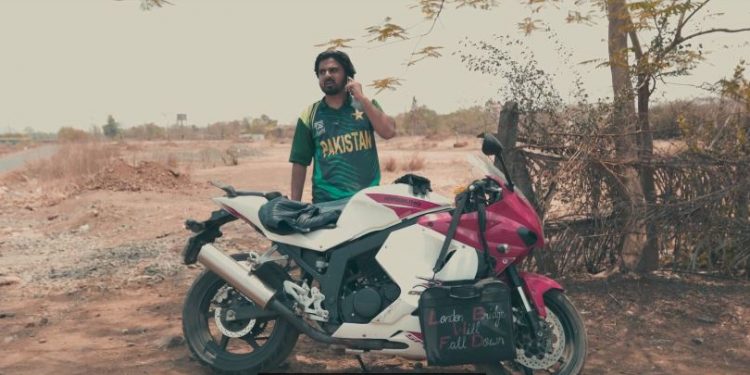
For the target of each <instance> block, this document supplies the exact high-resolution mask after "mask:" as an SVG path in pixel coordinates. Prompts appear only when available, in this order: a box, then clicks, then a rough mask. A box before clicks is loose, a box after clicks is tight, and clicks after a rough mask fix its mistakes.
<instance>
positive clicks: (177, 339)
mask: <svg viewBox="0 0 750 375" xmlns="http://www.w3.org/2000/svg"><path fill="white" fill-rule="evenodd" d="M184 343H185V339H184V338H183V337H182V336H180V335H175V336H167V337H164V338H162V339H159V340H157V341H156V347H158V348H160V349H173V348H176V347H179V346H182V345H183V344H184Z"/></svg>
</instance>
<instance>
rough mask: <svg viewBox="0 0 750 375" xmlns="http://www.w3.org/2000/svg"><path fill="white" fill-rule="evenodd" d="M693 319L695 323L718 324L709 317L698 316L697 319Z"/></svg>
mask: <svg viewBox="0 0 750 375" xmlns="http://www.w3.org/2000/svg"><path fill="white" fill-rule="evenodd" d="M695 319H696V320H697V321H699V322H701V323H706V324H716V323H718V320H716V319H714V318H712V317H710V316H699V317H697V318H695Z"/></svg>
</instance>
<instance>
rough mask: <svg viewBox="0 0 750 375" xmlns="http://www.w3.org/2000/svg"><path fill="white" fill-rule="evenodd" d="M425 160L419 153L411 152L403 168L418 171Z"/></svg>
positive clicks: (422, 166)
mask: <svg viewBox="0 0 750 375" xmlns="http://www.w3.org/2000/svg"><path fill="white" fill-rule="evenodd" d="M424 165H425V160H424V158H423V157H421V156H419V154H413V155H412V156H411V159H409V162H408V163H406V164H404V166H403V168H402V169H403V170H405V171H418V170H421V169H422V168H424Z"/></svg>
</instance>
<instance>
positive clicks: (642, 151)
mask: <svg viewBox="0 0 750 375" xmlns="http://www.w3.org/2000/svg"><path fill="white" fill-rule="evenodd" d="M642 63H647V61H639V62H638V64H639V65H640V64H642ZM650 98H651V91H650V90H649V82H648V77H646V76H645V75H644V74H641V75H639V76H638V134H639V135H640V137H639V141H640V142H639V147H638V151H639V152H638V159H639V160H640V162H641V164H640V165H641V168H640V174H641V187H642V188H643V194H644V196H645V198H646V244H645V247H644V249H643V254H642V256H641V259H640V261H639V263H638V265H637V267H636V271H637V272H649V271H654V270H656V269H657V268H659V238H658V236H657V232H656V224H655V223H654V219H653V215H652V211H653V210H654V208H655V207H656V186H655V184H654V168H653V167H652V166H651V159H652V157H653V155H654V138H653V134H651V124H650V123H649V117H648V113H649V106H648V104H649V100H650Z"/></svg>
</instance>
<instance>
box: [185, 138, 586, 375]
mask: <svg viewBox="0 0 750 375" xmlns="http://www.w3.org/2000/svg"><path fill="white" fill-rule="evenodd" d="M481 137H482V138H483V141H482V152H483V154H484V155H486V156H485V157H474V158H473V159H472V160H471V162H472V164H473V165H474V167H476V169H478V170H480V171H481V172H482V173H483V176H482V177H481V178H479V179H477V180H475V181H473V182H472V183H471V184H469V185H467V186H466V187H465V189H463V191H462V192H460V193H459V194H457V195H456V198H455V201H454V200H451V199H448V198H445V197H442V196H440V195H438V194H435V193H433V192H432V191H431V189H429V187H428V188H425V186H424V184H422V185H421V186H418V184H414V183H394V184H391V185H382V186H375V187H370V188H366V189H364V190H361V191H359V192H358V193H356V194H355V195H354V196H353V197H351V198H350V199H348V200H346V201H343V202H333V203H331V204H328V203H327V204H320V205H307V206H305V207H306V208H307V209H308V210H307V211H305V212H307V213H308V214H309V213H310V212H312V213H317V214H326V213H331V212H335V213H337V215H334V216H338V218H337V221H336V223H335V226H334V225H332V224H328V225H322V226H320V227H319V228H317V229H309V228H307V229H305V228H301V230H286V231H283V230H279V228H278V227H274V226H273V225H270V224H269V223H271V222H272V221H269V220H268V218H267V217H265V216H264V213H263V210H264V207H269V202H278V201H280V200H283V197H281V194H280V193H278V192H255V191H237V190H235V189H234V188H233V187H231V186H228V185H221V184H217V186H218V187H220V188H221V189H222V190H224V192H225V193H226V194H225V196H223V197H217V198H214V199H213V200H214V202H215V203H217V204H218V205H219V206H220V207H221V209H219V210H217V211H214V212H213V213H212V214H211V217H210V218H209V219H208V220H205V221H202V222H198V221H195V220H188V221H187V222H186V226H187V227H188V229H190V230H191V231H193V232H194V233H195V235H194V236H193V237H191V238H190V240H189V241H188V244H187V246H186V247H185V249H184V251H183V257H184V262H185V263H186V264H194V263H196V262H198V263H201V264H202V265H203V266H205V268H206V270H205V271H204V272H203V273H201V274H200V275H199V276H198V277H197V278H196V279H195V281H194V283H193V284H192V286H191V287H190V290H189V291H188V292H187V297H186V299H185V303H184V308H183V314H182V324H183V332H184V337H185V340H186V343H187V345H188V347H189V349H190V351H191V352H192V354H193V355H194V356H195V358H197V359H198V360H199V361H200V362H201V363H203V364H205V365H207V366H209V367H211V368H212V369H213V370H215V371H217V372H222V373H257V372H260V371H268V370H271V369H273V368H275V367H277V366H278V365H280V364H281V363H282V362H283V361H284V360H285V358H286V357H287V356H288V355H289V354H290V353H291V352H292V350H293V348H294V346H295V343H296V342H297V339H298V336H299V334H300V333H304V334H306V335H307V336H309V337H310V338H311V339H312V340H314V341H316V342H319V343H322V344H329V345H334V346H338V347H343V348H345V349H346V351H348V352H351V353H362V352H368V351H372V352H379V353H382V354H387V355H394V356H399V357H402V358H407V359H412V360H425V359H427V360H428V364H429V365H433V364H437V365H444V364H445V363H446V362H443V363H441V362H440V358H439V357H440V355H441V353H449V352H448V350H454V349H456V350H454V351H453V352H452V353H458V354H459V355H457V356H455V357H458V358H472V357H471V355H467V356H464V355H462V354H461V353H468V354H471V353H472V352H471V351H470V350H473V349H471V348H468V349H466V348H467V344H466V343H467V339H466V338H465V336H464V339H463V341H461V337H459V338H458V340H457V341H455V342H453V341H451V340H452V339H453V337H449V336H451V335H450V334H449V336H444V337H443V336H440V337H438V336H435V335H434V333H431V331H430V330H431V329H433V326H430V325H429V324H432V322H433V321H434V323H435V324H438V325H439V324H443V323H446V324H449V325H448V326H447V327H448V328H446V329H447V330H451V329H452V330H453V332H454V333H456V329H457V328H456V327H457V325H456V322H461V321H462V320H463V319H464V318H465V317H466V316H458V315H460V311H461V303H464V302H463V301H469V299H470V298H472V296H476V295H478V294H476V293H474V295H472V296H469V297H466V296H462V295H459V294H460V293H458V294H457V293H454V291H457V290H458V289H445V290H447V292H445V293H444V294H443V295H445V296H446V298H449V299H448V300H446V301H450V302H456V305H455V306H458V309H457V308H456V307H452V309H453V310H452V313H451V312H450V310H448V311H449V312H448V313H446V314H445V315H440V316H439V319H438V320H435V315H434V312H435V310H434V309H435V308H439V307H440V306H441V304H443V302H437V303H435V304H433V306H434V308H433V310H430V309H429V308H427V307H426V306H427V305H426V302H424V301H423V300H425V296H426V294H427V290H430V288H450V285H458V284H461V287H466V286H467V285H468V287H469V289H471V290H474V291H477V290H480V289H477V288H478V287H477V286H476V285H478V284H471V283H473V282H476V280H479V279H484V280H492V281H493V282H494V284H493V285H495V286H499V287H500V289H499V290H501V291H503V290H504V291H507V296H508V297H507V298H506V297H502V298H501V302H499V305H498V306H500V305H503V304H507V306H508V311H509V312H510V313H509V314H503V313H501V312H498V313H497V314H486V313H485V314H484V315H482V314H481V312H483V311H485V310H477V308H478V307H477V306H478V305H476V304H475V305H472V306H473V307H470V308H473V310H471V311H473V314H474V316H475V317H476V316H477V311H480V314H479V316H480V318H479V319H484V318H487V317H488V316H490V315H492V318H493V319H495V318H496V319H495V320H494V321H495V323H494V324H495V326H496V327H498V326H500V325H504V327H506V330H505V331H506V333H507V335H506V336H504V337H506V338H510V339H503V338H498V339H492V338H490V339H486V338H485V339H483V338H482V337H481V336H477V333H476V329H474V335H473V336H468V337H469V343H470V345H468V346H469V347H471V346H472V345H473V344H471V342H474V341H476V342H478V343H479V346H480V347H481V346H483V345H484V346H485V348H486V345H495V344H496V342H500V344H499V345H506V347H505V348H506V349H509V351H505V352H506V353H510V354H509V355H506V354H504V355H503V356H501V357H483V359H480V360H476V363H475V364H476V368H477V369H479V370H480V371H483V372H489V373H504V371H507V369H511V370H519V371H521V372H522V373H524V374H532V373H535V372H537V371H538V372H539V373H545V374H547V373H554V374H577V373H579V372H580V371H581V370H582V368H583V366H584V361H585V357H586V350H587V339H586V330H585V327H584V324H583V321H582V319H581V317H580V315H579V314H578V312H577V310H576V308H575V307H574V306H573V304H572V303H571V302H570V300H569V299H568V298H567V297H566V295H565V293H564V289H563V287H562V286H561V285H560V284H559V283H557V282H556V281H554V280H552V279H550V278H548V277H545V276H543V275H539V274H534V273H529V272H522V271H519V270H518V266H519V264H520V263H521V261H522V260H523V259H524V258H526V257H527V256H529V254H530V253H531V252H532V251H541V250H542V248H543V246H544V233H543V229H542V224H541V222H540V220H539V217H538V216H537V214H536V211H535V210H534V208H533V207H532V205H531V204H530V203H529V202H528V200H527V199H526V198H525V197H524V196H523V194H522V193H521V192H520V191H518V190H517V189H516V188H515V186H514V185H513V183H512V180H511V177H510V175H509V174H508V171H507V168H506V166H505V163H504V161H503V159H502V145H501V144H500V142H499V141H498V140H497V139H496V138H495V137H494V136H492V135H490V134H485V135H482V136H481ZM490 156H495V157H496V160H499V161H500V164H501V167H502V172H501V171H500V170H499V169H498V168H496V167H495V166H494V165H493V164H492V163H491V162H490V161H489V160H488V159H489V157H490ZM409 181H410V182H413V180H412V179H409ZM310 209H311V210H310ZM337 210H338V211H337ZM268 212H269V211H268V210H266V213H265V215H266V216H267V215H268ZM287 213H288V212H287ZM338 213H340V215H338ZM271 214H273V212H271ZM271 216H273V215H271ZM323 216H325V215H323ZM238 219H239V220H242V221H244V222H246V223H247V224H249V225H250V227H252V228H253V229H254V230H255V231H257V232H258V233H260V234H261V235H262V236H264V237H265V238H267V239H268V240H269V241H270V243H271V244H270V247H269V248H268V249H266V250H265V251H263V252H260V253H259V252H254V251H248V252H245V253H240V254H234V255H232V256H229V255H226V254H225V253H224V252H223V251H221V250H219V249H218V248H217V247H216V246H215V245H214V241H215V240H216V238H218V237H220V236H221V235H222V233H221V230H220V228H221V226H222V225H224V224H226V223H228V222H231V221H234V220H238ZM307 219H310V217H307ZM312 220H313V221H314V220H315V218H314V217H313V218H312ZM282 221H283V220H282ZM307 221H310V220H307ZM278 222H279V221H276V222H275V223H277V224H278ZM287 229H289V228H287ZM292 229H294V228H292ZM296 229H300V228H296ZM482 285H484V284H482ZM433 290H437V289H433ZM501 294H502V293H501ZM503 298H505V300H507V302H503V301H505V300H503ZM467 303H468V302H467ZM467 306H468V305H467ZM428 311H429V313H430V314H432V315H430V316H429V317H426V316H427V314H426V312H428ZM456 311H459V314H458V315H457V313H456ZM467 311H469V310H467ZM498 311H499V310H498ZM430 319H431V320H430ZM468 320H470V319H468ZM451 327H452V328H451ZM471 329H472V328H471V327H470V328H469V330H471ZM463 330H464V331H463V332H458V333H459V334H461V333H466V327H465V326H464V328H463ZM477 337H478V339H477ZM475 339H476V340H475ZM436 340H437V341H436ZM507 341H510V342H507ZM467 350H469V351H467ZM441 351H442V352H441ZM436 353H437V354H436ZM358 358H359V357H358ZM464 361H466V360H464ZM361 363H362V362H361V359H360V364H361ZM451 363H465V362H460V360H459V362H455V361H454V362H451ZM363 366H364V365H363Z"/></svg>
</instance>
